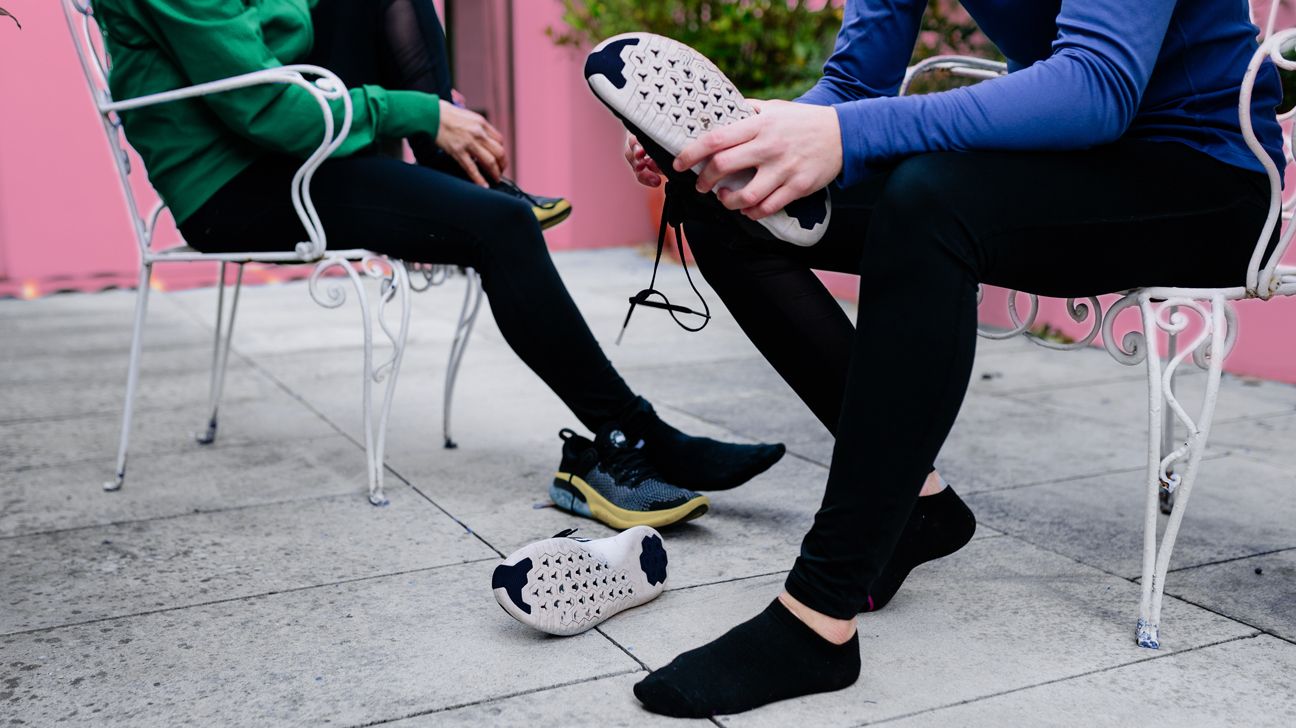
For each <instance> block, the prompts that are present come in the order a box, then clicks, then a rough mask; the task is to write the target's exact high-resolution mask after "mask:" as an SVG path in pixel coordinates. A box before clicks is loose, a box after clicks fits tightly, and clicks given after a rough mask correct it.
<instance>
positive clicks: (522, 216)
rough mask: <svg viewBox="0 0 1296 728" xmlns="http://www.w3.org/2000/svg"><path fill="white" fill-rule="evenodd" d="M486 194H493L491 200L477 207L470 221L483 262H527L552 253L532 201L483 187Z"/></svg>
mask: <svg viewBox="0 0 1296 728" xmlns="http://www.w3.org/2000/svg"><path fill="white" fill-rule="evenodd" d="M483 194H487V195H490V199H489V203H488V204H485V205H479V206H477V207H476V208H475V210H474V211H473V212H474V213H475V214H473V216H472V218H471V219H470V221H468V227H469V228H470V229H471V230H472V238H473V240H475V242H476V245H477V247H478V248H479V251H480V254H479V255H480V257H481V258H482V265H486V266H489V265H492V264H497V263H504V264H508V263H510V262H517V263H519V264H525V263H526V262H527V261H530V260H533V259H535V258H536V257H539V256H546V257H547V256H548V255H549V249H548V247H546V245H545V239H544V234H543V233H542V232H541V231H540V223H539V222H538V221H537V220H536V217H535V213H534V212H533V211H532V210H531V206H530V205H529V204H527V203H526V202H524V201H522V200H518V199H515V198H512V197H509V196H508V195H504V194H500V193H496V192H486V191H485V190H483ZM495 198H498V199H495ZM466 213H467V211H465V214H466Z"/></svg>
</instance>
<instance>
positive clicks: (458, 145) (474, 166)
mask: <svg viewBox="0 0 1296 728" xmlns="http://www.w3.org/2000/svg"><path fill="white" fill-rule="evenodd" d="M436 143H437V146H438V147H440V148H441V149H443V150H445V153H446V154H449V155H450V156H451V157H453V158H454V160H455V161H456V162H458V163H459V166H460V167H463V169H464V171H465V172H467V173H468V178H469V179H471V180H472V181H473V182H474V183H476V184H478V185H481V186H482V187H490V182H488V181H487V178H490V180H491V181H495V182H498V181H499V178H500V175H502V174H503V173H504V170H505V169H507V168H508V155H507V154H506V153H505V152H504V135H503V134H500V133H499V130H498V129H496V128H495V127H493V126H491V125H490V122H488V121H486V119H485V118H484V117H483V116H482V115H481V114H478V113H475V112H472V111H469V110H467V109H461V108H459V107H458V106H455V105H454V104H452V103H450V102H449V101H444V100H443V101H441V125H440V126H439V127H438V128H437V135H436ZM483 172H484V173H485V174H484V175H483Z"/></svg>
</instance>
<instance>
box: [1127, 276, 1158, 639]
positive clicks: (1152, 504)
mask: <svg viewBox="0 0 1296 728" xmlns="http://www.w3.org/2000/svg"><path fill="white" fill-rule="evenodd" d="M1140 310H1141V312H1142V315H1143V331H1144V332H1145V334H1146V338H1145V339H1144V340H1143V342H1142V343H1143V345H1144V346H1145V347H1146V349H1145V350H1144V354H1145V356H1146V359H1145V363H1146V364H1147V382H1148V451H1147V455H1148V459H1147V479H1146V485H1147V491H1146V493H1147V500H1146V502H1145V507H1144V512H1143V575H1142V581H1141V586H1142V601H1141V603H1140V605H1139V618H1138V623H1137V624H1136V625H1135V628H1134V639H1135V641H1136V642H1137V643H1138V645H1139V647H1148V648H1151V649H1156V648H1158V647H1159V646H1160V642H1159V641H1158V638H1157V625H1156V624H1155V623H1153V622H1152V620H1151V608H1152V591H1153V589H1154V588H1155V579H1154V578H1153V574H1154V572H1155V567H1156V552H1157V540H1156V535H1157V511H1158V506H1159V503H1160V493H1161V459H1162V453H1161V439H1162V428H1163V427H1164V426H1165V420H1164V419H1163V418H1162V414H1161V413H1162V405H1163V403H1164V398H1163V393H1162V391H1161V358H1160V355H1159V353H1158V351H1157V349H1158V348H1159V346H1160V344H1159V342H1158V340H1157V339H1158V337H1157V334H1156V331H1157V329H1156V311H1155V310H1154V307H1153V305H1152V303H1151V302H1150V301H1148V300H1147V299H1143V300H1142V301H1140Z"/></svg>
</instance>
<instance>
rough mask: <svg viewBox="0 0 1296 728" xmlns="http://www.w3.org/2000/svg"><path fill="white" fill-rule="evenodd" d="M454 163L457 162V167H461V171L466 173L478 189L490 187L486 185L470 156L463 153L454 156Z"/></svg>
mask: <svg viewBox="0 0 1296 728" xmlns="http://www.w3.org/2000/svg"><path fill="white" fill-rule="evenodd" d="M455 161H457V162H459V166H460V167H463V170H464V171H465V172H467V173H468V179H470V180H472V182H473V184H475V185H477V186H478V187H486V188H489V187H490V185H489V184H487V183H486V178H485V177H483V176H482V174H481V172H480V171H479V170H478V169H477V163H476V162H475V161H473V158H472V155H470V154H469V153H468V152H466V151H464V152H460V153H459V154H457V155H455Z"/></svg>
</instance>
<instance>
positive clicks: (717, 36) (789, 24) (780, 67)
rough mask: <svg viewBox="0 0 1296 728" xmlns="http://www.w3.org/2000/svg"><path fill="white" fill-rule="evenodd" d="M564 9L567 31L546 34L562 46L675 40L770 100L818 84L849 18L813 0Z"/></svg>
mask: <svg viewBox="0 0 1296 728" xmlns="http://www.w3.org/2000/svg"><path fill="white" fill-rule="evenodd" d="M816 4H819V3H816ZM563 10H564V12H563V22H564V23H565V24H566V27H565V28H552V27H551V28H548V29H547V30H546V32H547V33H548V34H549V36H550V37H551V38H553V40H554V42H556V43H558V44H559V45H565V46H575V47H580V48H589V47H591V46H593V45H596V44H597V43H598V42H599V41H601V40H603V39H604V38H607V37H609V36H613V35H617V34H618V33H626V32H630V31H645V32H649V33H657V34H659V35H665V36H670V37H671V38H674V39H676V40H678V41H680V42H682V43H687V44H688V45H690V46H692V47H693V48H695V49H697V50H698V51H699V52H700V53H702V54H703V55H705V56H706V57H707V58H710V59H711V60H712V61H714V62H715V64H716V65H717V66H719V67H720V68H722V69H724V72H725V74H726V75H728V76H729V78H730V80H732V81H733V82H734V84H735V85H736V86H737V87H738V88H739V89H740V90H741V91H742V92H743V94H745V95H747V96H750V97H752V98H763V99H790V98H795V97H796V96H798V95H800V94H801V93H802V92H804V91H805V90H806V89H808V88H809V87H810V86H812V85H814V82H815V81H816V80H818V78H819V76H820V72H821V70H822V68H823V62H824V60H826V59H827V58H828V54H829V53H831V52H832V45H833V38H835V37H836V35H837V29H838V28H840V27H841V21H842V9H841V8H840V7H834V6H833V4H832V3H829V4H827V5H826V6H825V7H824V8H823V9H820V10H812V9H811V8H810V3H808V2H807V1H806V0H790V1H789V0H563Z"/></svg>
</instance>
